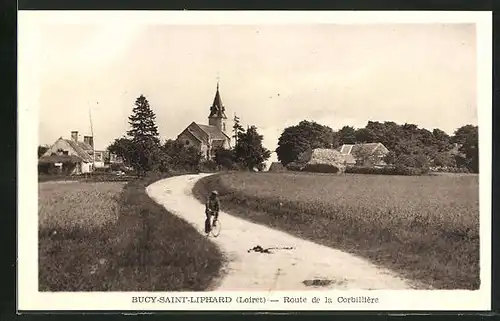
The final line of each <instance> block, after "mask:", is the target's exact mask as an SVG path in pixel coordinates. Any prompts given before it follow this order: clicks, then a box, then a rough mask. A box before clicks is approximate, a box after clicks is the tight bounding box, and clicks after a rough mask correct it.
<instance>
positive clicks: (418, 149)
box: [276, 120, 479, 173]
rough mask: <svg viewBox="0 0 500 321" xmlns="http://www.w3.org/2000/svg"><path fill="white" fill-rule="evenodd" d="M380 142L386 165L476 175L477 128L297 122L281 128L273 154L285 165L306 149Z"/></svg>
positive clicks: (477, 166) (388, 123) (375, 122)
mask: <svg viewBox="0 0 500 321" xmlns="http://www.w3.org/2000/svg"><path fill="white" fill-rule="evenodd" d="M357 143H382V144H383V145H384V146H385V147H386V148H387V149H388V150H389V153H388V154H387V155H386V156H385V157H384V160H385V162H386V163H387V164H392V165H396V164H400V165H404V166H408V167H414V168H426V167H431V166H434V167H441V168H447V167H451V168H465V169H467V170H468V171H471V172H476V173H477V172H478V170H479V162H478V126H474V125H464V126H462V127H459V128H457V129H456V130H455V132H454V133H453V135H448V134H447V133H446V132H444V131H443V130H441V129H438V128H435V129H433V130H432V131H429V130H427V129H425V128H419V127H418V126H417V125H415V124H408V123H405V124H397V123H395V122H391V121H385V122H378V121H369V122H368V123H367V125H366V126H365V127H363V128H357V129H356V128H354V127H352V126H344V127H342V128H341V129H340V130H338V131H335V130H333V129H332V128H330V127H328V126H325V125H321V124H318V123H316V122H314V121H306V120H304V121H301V122H300V123H299V124H297V125H295V126H290V127H287V128H285V129H284V131H283V133H282V134H281V136H280V137H279V140H278V148H277V149H276V154H277V156H278V160H279V161H280V162H281V163H282V164H283V165H284V166H286V165H287V164H289V163H291V162H294V161H296V160H297V158H298V156H299V155H300V154H301V153H302V152H304V151H305V150H307V149H309V148H312V149H314V148H338V147H340V146H342V145H343V144H357Z"/></svg>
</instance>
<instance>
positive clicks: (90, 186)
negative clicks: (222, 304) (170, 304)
mask: <svg viewBox="0 0 500 321" xmlns="http://www.w3.org/2000/svg"><path fill="white" fill-rule="evenodd" d="M156 179H157V178H149V179H141V180H134V181H130V182H129V183H128V184H125V183H117V182H106V183H88V182H47V183H41V184H39V290H40V291H197V290H203V289H205V288H207V287H209V286H210V284H211V282H212V280H213V278H214V277H217V276H218V273H219V269H220V267H221V264H222V255H221V253H220V252H219V250H218V249H217V248H216V247H215V245H213V244H212V243H210V242H208V241H207V240H206V238H204V237H203V236H201V235H200V234H199V233H198V232H197V231H196V230H195V229H194V228H193V227H192V226H191V225H189V224H188V223H186V222H184V221H183V220H181V219H179V218H178V217H176V216H174V215H172V214H170V213H168V212H167V211H166V210H165V209H164V208H163V207H162V206H160V205H158V204H156V203H155V202H154V201H153V200H151V199H150V198H149V197H148V196H147V194H146V191H145V187H146V186H147V185H149V184H150V183H152V182H153V181H155V180H156Z"/></svg>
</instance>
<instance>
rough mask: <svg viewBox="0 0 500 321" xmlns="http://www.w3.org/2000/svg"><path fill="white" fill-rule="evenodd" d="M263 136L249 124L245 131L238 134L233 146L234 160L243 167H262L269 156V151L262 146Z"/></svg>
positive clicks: (250, 168)
mask: <svg viewBox="0 0 500 321" xmlns="http://www.w3.org/2000/svg"><path fill="white" fill-rule="evenodd" d="M263 138H264V136H262V135H259V133H258V132H257V128H256V127H255V126H251V127H250V128H248V129H247V131H246V132H241V133H239V135H238V142H237V144H236V146H235V148H234V155H235V158H236V161H237V162H239V163H241V164H242V165H243V166H245V168H247V169H249V170H252V169H253V168H255V167H257V168H262V164H263V163H264V162H265V161H266V160H268V159H269V157H271V152H270V151H269V150H267V149H266V148H265V147H264V146H262V140H263Z"/></svg>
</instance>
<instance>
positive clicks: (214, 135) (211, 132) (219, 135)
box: [196, 124, 229, 140]
mask: <svg viewBox="0 0 500 321" xmlns="http://www.w3.org/2000/svg"><path fill="white" fill-rule="evenodd" d="M196 125H197V126H198V127H200V129H201V130H203V131H204V132H205V133H207V134H208V136H209V137H210V139H212V140H226V139H228V138H229V137H228V136H227V135H226V134H224V132H222V131H221V130H220V129H219V128H217V127H216V126H212V125H202V124H196Z"/></svg>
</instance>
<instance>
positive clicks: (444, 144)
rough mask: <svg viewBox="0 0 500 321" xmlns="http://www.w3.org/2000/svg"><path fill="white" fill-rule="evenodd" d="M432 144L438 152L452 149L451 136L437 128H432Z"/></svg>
mask: <svg viewBox="0 0 500 321" xmlns="http://www.w3.org/2000/svg"><path fill="white" fill-rule="evenodd" d="M432 136H433V137H434V146H435V148H436V150H437V151H438V152H445V151H449V150H451V149H452V147H453V145H452V143H451V137H450V136H449V135H448V134H446V133H445V132H444V131H442V130H441V129H439V128H435V129H433V130H432Z"/></svg>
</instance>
